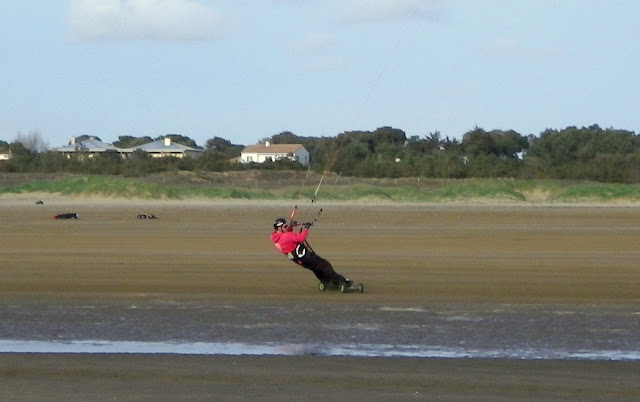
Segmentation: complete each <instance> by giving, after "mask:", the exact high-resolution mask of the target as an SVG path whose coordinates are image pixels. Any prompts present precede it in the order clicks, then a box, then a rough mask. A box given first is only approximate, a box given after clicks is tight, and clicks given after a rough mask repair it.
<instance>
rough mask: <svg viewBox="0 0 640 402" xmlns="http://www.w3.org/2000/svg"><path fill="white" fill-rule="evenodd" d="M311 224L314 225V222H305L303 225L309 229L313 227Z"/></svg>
mask: <svg viewBox="0 0 640 402" xmlns="http://www.w3.org/2000/svg"><path fill="white" fill-rule="evenodd" d="M311 225H313V223H312V222H305V223H303V224H302V227H304V228H305V229H309V228H310V227H311Z"/></svg>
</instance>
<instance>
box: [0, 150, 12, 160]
mask: <svg viewBox="0 0 640 402" xmlns="http://www.w3.org/2000/svg"><path fill="white" fill-rule="evenodd" d="M11 158H13V154H12V153H11V150H6V151H0V162H2V161H8V160H9V159H11Z"/></svg>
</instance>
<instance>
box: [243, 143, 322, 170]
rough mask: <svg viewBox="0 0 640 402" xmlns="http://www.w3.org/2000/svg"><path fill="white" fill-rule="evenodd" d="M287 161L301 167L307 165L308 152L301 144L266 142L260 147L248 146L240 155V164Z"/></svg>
mask: <svg viewBox="0 0 640 402" xmlns="http://www.w3.org/2000/svg"><path fill="white" fill-rule="evenodd" d="M280 159H289V160H290V161H294V162H298V163H300V164H301V165H302V166H308V165H309V152H308V151H307V150H306V149H305V148H304V147H303V146H302V144H271V143H269V142H268V141H267V142H265V143H264V144H262V145H248V146H246V147H245V148H244V149H243V150H242V152H241V153H240V162H241V163H251V162H255V163H264V162H266V161H277V160H280Z"/></svg>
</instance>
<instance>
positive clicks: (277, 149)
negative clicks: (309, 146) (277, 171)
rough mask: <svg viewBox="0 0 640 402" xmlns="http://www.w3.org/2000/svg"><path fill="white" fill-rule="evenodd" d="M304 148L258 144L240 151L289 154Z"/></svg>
mask: <svg viewBox="0 0 640 402" xmlns="http://www.w3.org/2000/svg"><path fill="white" fill-rule="evenodd" d="M300 148H304V147H303V146H302V144H269V145H265V144H259V145H248V146H246V147H244V149H243V150H242V152H243V153H256V154H289V153H294V152H296V151H298V150H299V149H300Z"/></svg>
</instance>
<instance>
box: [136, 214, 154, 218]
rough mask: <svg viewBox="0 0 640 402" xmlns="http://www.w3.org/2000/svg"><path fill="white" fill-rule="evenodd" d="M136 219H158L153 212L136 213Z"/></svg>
mask: <svg viewBox="0 0 640 402" xmlns="http://www.w3.org/2000/svg"><path fill="white" fill-rule="evenodd" d="M138 219H158V217H157V216H155V215H154V214H146V213H143V214H138Z"/></svg>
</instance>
